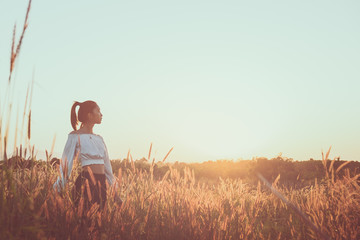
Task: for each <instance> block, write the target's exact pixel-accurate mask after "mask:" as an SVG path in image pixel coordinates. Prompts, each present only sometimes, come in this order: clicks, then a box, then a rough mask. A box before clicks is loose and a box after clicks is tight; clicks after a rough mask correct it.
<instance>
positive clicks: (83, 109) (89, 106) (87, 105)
mask: <svg viewBox="0 0 360 240" xmlns="http://www.w3.org/2000/svg"><path fill="white" fill-rule="evenodd" d="M77 106H80V108H79V111H78V114H77V115H76V111H75V108H76V107H77ZM97 106H98V105H97V104H96V102H94V101H85V102H82V103H80V102H77V101H75V102H74V104H73V105H72V107H71V116H70V120H71V126H72V127H73V129H74V130H75V131H76V126H77V125H78V122H81V123H84V122H86V121H87V120H88V113H91V112H92V111H93V110H94V108H96V107H97Z"/></svg>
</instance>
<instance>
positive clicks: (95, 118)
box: [89, 106, 102, 124]
mask: <svg viewBox="0 0 360 240" xmlns="http://www.w3.org/2000/svg"><path fill="white" fill-rule="evenodd" d="M101 120H102V114H101V111H100V108H99V106H96V107H95V108H94V109H93V111H92V112H91V113H89V122H91V123H94V124H100V123H101Z"/></svg>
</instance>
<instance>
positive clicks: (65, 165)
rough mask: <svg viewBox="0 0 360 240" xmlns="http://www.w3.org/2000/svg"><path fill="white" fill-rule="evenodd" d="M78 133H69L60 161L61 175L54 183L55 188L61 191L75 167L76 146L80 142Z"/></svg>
mask: <svg viewBox="0 0 360 240" xmlns="http://www.w3.org/2000/svg"><path fill="white" fill-rule="evenodd" d="M78 137H79V136H78V135H77V134H69V135H68V139H67V141H66V144H65V148H64V151H63V154H62V157H61V161H60V176H59V177H58V178H57V180H56V182H55V183H54V185H53V187H54V189H57V190H58V191H60V189H61V188H64V187H65V184H66V181H67V179H68V177H69V176H70V174H71V170H72V167H73V163H74V159H75V158H76V157H77V155H76V156H75V152H76V147H77V143H78Z"/></svg>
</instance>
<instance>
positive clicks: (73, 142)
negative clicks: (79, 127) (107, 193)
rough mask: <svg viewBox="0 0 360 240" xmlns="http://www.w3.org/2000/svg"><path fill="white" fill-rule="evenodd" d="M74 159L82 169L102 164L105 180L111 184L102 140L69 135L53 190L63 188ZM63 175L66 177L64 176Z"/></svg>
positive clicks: (111, 174) (107, 155)
mask: <svg viewBox="0 0 360 240" xmlns="http://www.w3.org/2000/svg"><path fill="white" fill-rule="evenodd" d="M76 158H77V159H78V160H79V161H80V162H81V166H82V167H84V166H87V165H91V164H104V167H105V176H106V179H107V181H108V182H109V184H110V185H112V184H113V182H114V175H113V173H112V168H111V164H110V159H109V154H108V151H107V148H106V145H105V142H104V139H103V138H102V137H101V136H100V135H97V134H91V133H81V134H76V133H69V135H68V139H67V142H66V144H65V148H64V151H63V154H62V157H61V164H60V176H59V177H58V179H57V181H56V182H55V183H54V186H53V187H54V188H57V189H58V190H59V189H60V187H62V188H64V187H65V184H66V181H67V179H68V177H69V176H70V174H71V170H72V167H73V162H74V159H76ZM66 169H67V171H66ZM65 171H66V172H65ZM64 174H67V175H66V176H64Z"/></svg>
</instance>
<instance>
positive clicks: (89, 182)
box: [73, 171, 106, 209]
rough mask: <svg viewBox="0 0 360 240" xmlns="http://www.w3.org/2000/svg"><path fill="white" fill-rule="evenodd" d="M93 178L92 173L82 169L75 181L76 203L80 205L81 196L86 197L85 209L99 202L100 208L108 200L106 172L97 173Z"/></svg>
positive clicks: (74, 193)
mask: <svg viewBox="0 0 360 240" xmlns="http://www.w3.org/2000/svg"><path fill="white" fill-rule="evenodd" d="M93 175H94V178H93V179H92V178H91V176H90V173H89V172H87V171H82V172H81V174H80V175H79V176H78V177H77V179H76V181H75V186H74V189H73V195H74V202H75V205H79V201H80V198H83V199H84V207H85V209H89V208H90V207H91V206H92V205H93V204H94V203H97V204H99V209H102V208H103V207H104V206H105V202H106V180H105V179H106V177H105V174H95V173H93Z"/></svg>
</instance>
